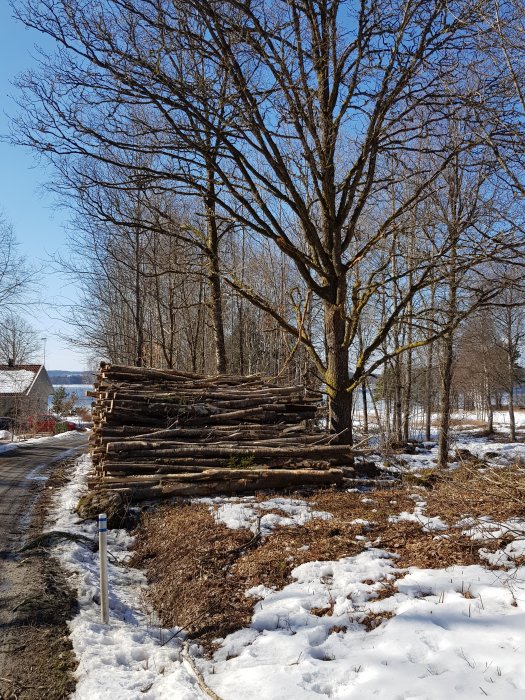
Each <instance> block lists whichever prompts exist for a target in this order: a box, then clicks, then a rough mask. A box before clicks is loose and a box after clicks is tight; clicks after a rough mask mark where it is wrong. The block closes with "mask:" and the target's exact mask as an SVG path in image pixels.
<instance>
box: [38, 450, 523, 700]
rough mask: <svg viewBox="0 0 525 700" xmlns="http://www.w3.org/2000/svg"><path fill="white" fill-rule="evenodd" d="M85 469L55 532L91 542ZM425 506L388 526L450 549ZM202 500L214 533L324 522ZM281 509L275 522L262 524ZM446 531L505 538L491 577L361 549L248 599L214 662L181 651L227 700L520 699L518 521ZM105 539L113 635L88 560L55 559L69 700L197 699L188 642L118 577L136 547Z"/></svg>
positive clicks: (140, 587) (57, 515) (136, 584)
mask: <svg viewBox="0 0 525 700" xmlns="http://www.w3.org/2000/svg"><path fill="white" fill-rule="evenodd" d="M460 443H461V444H458V446H460V447H462V448H466V449H469V450H470V451H471V452H472V453H473V454H477V455H480V456H483V455H487V453H488V454H489V456H490V457H489V459H490V462H491V463H492V464H494V465H499V466H503V465H506V464H509V463H511V462H512V461H514V460H515V459H516V458H522V459H525V445H524V444H522V443H516V444H501V443H489V442H487V441H486V440H481V439H478V440H474V439H467V438H464V439H461V441H460ZM403 458H404V459H405V458H406V463H407V468H410V469H413V470H416V471H417V470H420V469H422V468H424V467H426V466H429V465H431V464H432V463H433V461H432V460H433V459H434V458H435V450H431V451H429V452H428V453H426V454H421V455H417V454H416V455H412V456H410V455H403ZM88 470H89V460H88V458H87V457H83V458H82V459H80V460H79V461H78V463H77V465H76V470H75V474H74V476H73V479H72V481H71V482H70V483H69V484H68V485H67V486H66V487H65V488H64V489H62V490H61V491H60V493H59V494H58V496H57V501H56V506H55V510H54V512H52V513H51V514H50V521H49V528H50V529H60V530H69V531H72V532H77V533H82V534H87V535H90V536H93V537H95V536H96V525H95V524H93V523H86V522H80V521H79V520H78V518H77V517H76V516H75V515H74V514H73V513H72V508H73V507H74V506H75V505H76V502H77V500H78V497H79V496H80V494H81V493H82V492H83V491H84V490H85V478H86V474H87V472H88ZM422 494H424V492H423V491H422V490H417V491H416V492H415V493H414V494H413V502H414V508H413V510H412V512H409V511H407V510H405V511H403V510H400V512H399V513H398V514H397V515H395V516H392V518H394V520H391V522H394V523H395V522H401V521H403V520H409V521H414V522H416V523H419V524H420V525H421V530H422V532H423V531H424V532H427V533H428V532H430V533H431V535H432V536H433V537H434V538H447V537H448V535H447V526H446V525H445V524H444V523H443V522H442V521H440V519H439V518H436V517H432V518H430V517H427V515H426V513H425V506H426V502H425V499H424V495H422ZM362 500H363V502H364V501H366V500H367V497H366V496H365V495H364V496H363V499H362ZM205 502H206V503H207V504H208V506H209V507H210V508H211V509H213V512H214V515H215V518H216V520H217V522H222V523H225V524H226V525H227V526H228V527H234V528H238V527H245V528H248V529H252V531H253V530H254V527H255V523H258V525H259V527H260V529H261V533H262V535H263V536H269V535H270V533H271V531H272V529H273V528H275V527H294V526H295V525H300V524H302V523H305V522H307V521H308V520H311V519H312V518H320V519H323V518H324V519H326V518H329V517H331V516H330V514H329V513H326V512H324V511H322V510H318V511H316V510H315V509H312V508H311V507H310V506H309V504H307V503H306V502H304V501H301V500H299V499H294V500H292V499H286V498H278V499H272V500H271V501H267V502H263V503H258V502H256V501H255V500H254V499H251V498H249V497H248V498H222V499H213V500H212V499H208V500H207V501H205ZM276 506H277V507H278V508H279V510H280V511H281V512H284V514H283V515H277V514H276V513H271V512H268V511H269V510H271V509H272V508H275V507H276ZM349 516H351V514H349ZM395 518H398V520H397V521H396V520H395ZM455 525H456V527H459V528H460V529H462V530H463V532H464V533H465V535H466V536H467V537H469V538H471V539H473V540H475V539H476V538H478V537H480V536H481V533H482V532H486V531H487V529H488V530H490V531H492V532H494V533H498V532H500V533H501V532H504V533H505V534H506V535H507V539H506V544H505V547H504V548H503V549H502V550H500V551H496V552H487V555H486V559H487V568H485V567H484V566H480V565H471V566H451V567H448V568H446V569H439V568H436V569H423V568H416V567H410V568H408V569H403V570H401V569H400V568H399V567H398V564H397V559H398V555H397V554H396V553H395V552H393V551H387V550H384V549H382V548H381V547H380V546H378V545H377V543H375V542H373V541H367V540H366V538H364V541H363V549H362V551H361V553H359V554H357V555H356V556H349V557H345V558H342V559H340V560H338V561H312V562H308V563H305V564H302V565H300V566H298V567H296V568H295V569H294V570H293V582H292V583H290V584H289V585H287V586H286V587H284V588H283V589H282V590H274V589H271V588H265V587H263V586H257V587H254V588H252V589H251V590H248V591H246V595H247V596H253V597H254V609H253V617H252V621H251V624H250V626H249V627H247V628H245V629H242V630H239V631H237V632H235V633H233V634H230V635H228V636H227V637H226V638H225V639H223V640H221V642H220V646H219V648H218V650H217V651H216V652H215V654H214V655H213V657H212V658H211V659H206V658H204V657H203V656H201V653H200V650H199V648H198V646H197V645H195V644H192V645H190V646H189V652H190V654H191V655H192V657H193V658H195V660H196V663H197V665H198V667H199V669H200V671H201V673H202V675H203V676H204V678H205V680H206V683H207V685H208V686H209V687H210V688H211V689H213V691H214V692H215V693H216V694H217V695H218V696H219V697H220V698H222V699H223V700H238V699H239V698H242V700H281V699H282V700H284V699H286V700H314V699H316V700H318V699H319V698H322V697H326V698H339V699H344V698H356V699H357V698H359V699H360V700H362V699H365V700H367V699H368V698H370V699H371V700H372V699H373V698H385V699H388V700H409V699H413V700H415V699H416V698H417V699H420V700H424V699H428V700H442V699H443V698H446V697H452V698H478V697H479V698H481V697H486V696H489V697H494V698H499V699H505V698H509V699H510V698H515V699H518V698H523V697H525V664H523V656H524V653H525V567H524V566H521V561H520V559H518V564H517V565H514V562H515V560H516V557H518V558H519V557H522V556H524V555H525V538H524V533H525V520H521V519H513V520H512V521H506V522H496V521H493V520H491V519H490V518H488V517H485V518H478V519H461V517H458V521H457V522H456V523H455ZM108 541H109V551H110V553H111V555H112V558H111V562H110V569H109V577H110V589H111V592H110V609H111V611H110V625H109V626H108V627H104V626H103V625H101V624H100V623H99V605H98V592H97V587H98V584H97V556H96V555H94V554H92V553H91V552H90V551H89V550H87V549H85V548H84V547H82V546H80V545H77V544H75V543H67V544H63V545H60V547H59V548H58V549H57V554H58V556H59V557H60V559H61V561H62V563H63V565H64V566H65V568H66V570H67V571H68V572H69V573H70V574H71V579H70V580H71V582H72V584H73V585H75V586H76V587H77V590H78V596H79V601H80V612H79V614H78V616H77V617H76V618H75V619H74V620H73V621H72V622H71V623H70V628H71V636H72V641H73V645H74V650H75V653H76V655H77V657H78V659H79V668H78V671H77V678H78V686H77V690H76V694H75V696H74V698H76V700H97V699H99V698H100V699H102V698H104V699H106V698H108V697H110V698H112V700H120V699H123V700H131V699H135V698H137V699H138V698H145V699H146V700H163V699H164V698H166V699H168V698H170V700H173V699H176V700H199V699H201V698H206V697H207V695H206V693H205V692H204V691H203V690H202V689H201V688H200V687H199V686H198V683H197V678H196V676H195V673H194V672H193V670H192V669H191V666H190V665H189V664H188V663H187V661H185V658H184V654H183V653H182V652H183V650H184V644H183V639H184V633H183V632H180V631H179V634H177V632H178V630H167V629H161V628H160V627H159V626H158V624H156V620H155V616H154V614H153V613H152V611H150V610H148V609H147V605H146V603H145V598H144V588H145V587H146V585H147V584H146V580H145V578H144V575H143V574H142V573H141V572H140V571H138V570H136V569H132V568H129V567H127V566H126V560H127V558H128V555H129V547H130V546H131V543H132V542H131V538H130V537H129V535H128V534H127V533H125V532H124V531H110V533H109V537H108ZM490 564H493V565H496V566H498V567H499V568H494V569H491V568H488V567H489V565H490ZM385 591H386V594H385ZM371 621H372V622H373V624H370V622H371ZM374 621H375V622H374ZM375 624H377V626H375ZM174 635H176V636H174Z"/></svg>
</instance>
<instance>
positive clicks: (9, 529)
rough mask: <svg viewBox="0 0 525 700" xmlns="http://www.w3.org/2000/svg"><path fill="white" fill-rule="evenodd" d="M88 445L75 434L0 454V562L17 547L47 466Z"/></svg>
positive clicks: (43, 481)
mask: <svg viewBox="0 0 525 700" xmlns="http://www.w3.org/2000/svg"><path fill="white" fill-rule="evenodd" d="M87 445H88V436H87V433H75V434H74V435H72V434H66V435H64V437H63V438H61V437H57V438H54V439H53V440H49V441H45V442H44V441H43V442H41V443H35V444H29V445H25V446H24V445H23V444H22V445H21V446H20V447H17V448H16V449H14V450H10V451H9V452H0V559H5V558H6V557H9V555H10V553H11V552H12V550H13V549H18V548H19V547H20V544H21V539H23V538H24V529H25V526H26V525H27V523H28V520H29V517H30V512H31V505H32V503H33V501H34V499H35V497H36V495H37V493H38V491H39V489H40V488H41V487H42V484H45V481H46V480H47V472H48V469H49V467H50V465H52V464H53V463H54V462H58V461H61V460H63V459H67V458H68V457H73V456H75V454H80V453H81V452H84V451H85V450H86V449H87ZM0 575H1V563H0Z"/></svg>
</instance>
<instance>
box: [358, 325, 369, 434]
mask: <svg viewBox="0 0 525 700" xmlns="http://www.w3.org/2000/svg"><path fill="white" fill-rule="evenodd" d="M362 352H363V333H362V331H361V326H359V353H360V354H361V353H362ZM361 402H362V404H363V432H364V433H365V435H368V399H367V389H366V382H362V383H361Z"/></svg>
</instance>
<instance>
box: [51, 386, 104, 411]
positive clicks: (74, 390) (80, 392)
mask: <svg viewBox="0 0 525 700" xmlns="http://www.w3.org/2000/svg"><path fill="white" fill-rule="evenodd" d="M61 386H63V387H64V389H65V390H66V396H67V397H68V398H69V397H70V396H71V394H76V395H77V397H78V401H77V406H82V407H83V408H91V403H92V401H93V399H92V398H91V396H86V391H92V390H93V385H92V384H53V389H58V388H59V387H61ZM52 403H53V397H52V396H50V397H49V404H48V405H49V407H50V408H51V404H52Z"/></svg>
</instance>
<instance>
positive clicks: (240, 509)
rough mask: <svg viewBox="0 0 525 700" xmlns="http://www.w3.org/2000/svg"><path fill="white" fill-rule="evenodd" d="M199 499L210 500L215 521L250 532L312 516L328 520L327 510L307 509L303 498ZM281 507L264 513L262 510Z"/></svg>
mask: <svg viewBox="0 0 525 700" xmlns="http://www.w3.org/2000/svg"><path fill="white" fill-rule="evenodd" d="M200 502H201V503H202V502H204V503H210V510H211V511H212V513H213V515H214V517H215V520H216V522H218V523H224V525H226V526H227V527H229V528H232V529H234V530H237V529H240V528H246V529H247V530H251V531H252V532H254V533H255V532H258V531H260V532H261V534H262V535H263V536H264V535H268V534H269V533H270V532H271V531H272V530H274V529H275V528H276V527H286V526H288V527H290V526H294V525H295V526H296V525H304V524H305V523H306V522H308V521H309V520H312V518H322V519H323V520H329V519H330V518H331V517H332V514H331V513H325V512H323V511H319V510H311V508H310V506H309V505H308V503H306V501H301V500H298V499H293V498H271V499H269V500H267V501H261V502H259V501H256V500H255V498H254V497H253V496H246V497H243V498H223V497H220V496H219V497H217V498H202V499H200ZM272 510H273V511H276V510H277V511H281V514H279V513H275V512H273V513H268V512H266V513H265V511H272Z"/></svg>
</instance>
